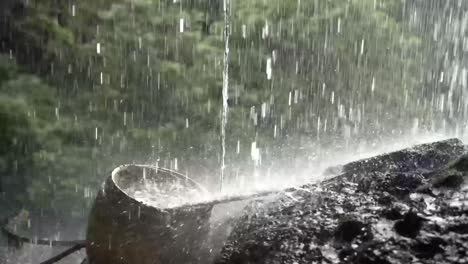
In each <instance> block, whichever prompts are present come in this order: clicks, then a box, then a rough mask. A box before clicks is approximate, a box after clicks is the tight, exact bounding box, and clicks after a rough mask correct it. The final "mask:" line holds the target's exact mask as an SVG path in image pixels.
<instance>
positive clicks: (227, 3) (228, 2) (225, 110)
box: [220, 0, 231, 192]
mask: <svg viewBox="0 0 468 264" xmlns="http://www.w3.org/2000/svg"><path fill="white" fill-rule="evenodd" d="M223 10H224V43H225V44H224V69H223V110H222V116H221V175H220V191H221V192H222V191H223V185H224V177H225V172H226V124H227V120H228V111H229V108H228V98H229V35H230V30H231V29H230V26H231V25H230V12H231V0H224V2H223Z"/></svg>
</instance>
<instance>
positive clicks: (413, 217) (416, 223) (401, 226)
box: [394, 211, 425, 238]
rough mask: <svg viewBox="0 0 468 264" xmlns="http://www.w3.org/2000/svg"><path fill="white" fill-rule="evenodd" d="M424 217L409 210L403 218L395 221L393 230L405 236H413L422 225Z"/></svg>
mask: <svg viewBox="0 0 468 264" xmlns="http://www.w3.org/2000/svg"><path fill="white" fill-rule="evenodd" d="M424 221H425V219H424V218H422V217H420V216H419V215H418V214H417V213H415V212H413V211H409V212H408V213H406V214H405V216H404V217H403V220H400V221H397V222H396V223H395V226H394V227H395V231H396V232H397V233H398V234H399V235H401V236H405V237H410V238H415V237H416V236H417V235H418V234H419V231H420V230H421V228H422V226H423V222H424Z"/></svg>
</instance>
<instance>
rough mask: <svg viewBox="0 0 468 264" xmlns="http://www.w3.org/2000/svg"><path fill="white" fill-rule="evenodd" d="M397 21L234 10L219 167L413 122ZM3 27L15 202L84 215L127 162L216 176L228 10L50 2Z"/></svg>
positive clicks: (2, 161)
mask: <svg viewBox="0 0 468 264" xmlns="http://www.w3.org/2000/svg"><path fill="white" fill-rule="evenodd" d="M403 9H404V6H403V3H402V1H399V0H386V1H383V0H377V1H374V0H334V1H297V0H271V1H264V0H234V1H233V6H232V13H231V22H232V32H231V50H230V54H231V62H230V68H231V69H230V70H231V76H230V100H229V104H230V113H229V123H228V128H227V129H228V142H227V143H228V147H229V149H230V151H229V153H228V159H229V162H228V163H230V164H233V163H236V164H238V163H240V162H246V164H248V165H249V166H251V165H252V164H251V163H249V160H250V144H251V143H252V142H254V141H255V142H257V144H258V145H260V146H261V147H262V155H264V156H265V159H264V160H265V163H268V161H269V160H270V161H271V159H268V157H276V158H277V159H281V157H282V155H284V153H287V149H288V148H297V147H298V146H300V145H301V144H302V142H303V139H307V140H309V141H310V140H313V141H320V140H323V138H324V137H326V136H327V137H331V136H334V137H339V138H349V137H351V135H353V136H354V137H358V136H362V137H365V136H366V134H365V133H364V132H365V131H375V129H381V130H386V129H387V128H389V127H392V126H394V125H396V123H397V122H398V120H399V119H398V117H399V116H400V117H401V115H409V116H411V115H416V114H417V113H415V112H411V111H412V110H414V109H415V108H411V109H409V108H408V111H405V112H404V113H403V112H402V110H404V109H405V106H406V105H407V104H409V103H411V102H412V100H413V99H414V100H415V99H416V97H417V96H418V93H417V91H419V90H420V85H421V84H420V83H421V82H420V78H419V75H420V74H421V63H420V62H421V60H422V56H423V55H422V54H423V52H421V50H424V49H425V47H424V46H423V43H422V42H421V39H420V38H419V37H417V36H416V35H414V34H412V33H411V32H410V31H409V29H408V28H407V27H406V23H405V21H404V20H403V19H404V18H403V17H402V12H403ZM6 14H7V15H6V20H5V21H6V22H5V24H4V29H3V30H1V31H0V33H1V37H2V39H3V44H2V46H1V50H2V52H3V53H4V56H2V57H1V62H0V63H1V65H0V118H1V122H0V130H1V134H0V140H1V142H0V145H2V149H1V150H0V173H1V175H2V183H1V186H2V188H3V189H2V191H3V192H6V193H7V194H8V195H9V196H10V197H11V199H16V200H18V201H19V203H22V204H23V205H27V206H29V207H31V208H51V209H53V210H58V211H64V212H68V213H70V212H72V213H81V212H82V211H83V210H86V208H87V206H88V205H89V203H90V199H88V198H92V196H93V192H94V191H95V190H96V188H97V186H99V184H100V182H101V181H102V177H100V176H99V175H102V173H104V172H106V170H107V169H109V168H111V167H113V166H115V165H117V164H121V163H124V162H132V161H135V162H156V161H157V160H159V164H160V165H162V166H166V167H172V168H176V169H179V170H182V171H190V172H194V174H197V175H213V176H215V175H217V171H216V170H218V167H219V153H220V150H219V129H220V111H221V86H222V68H223V67H222V64H223V50H224V42H223V34H222V33H223V28H224V25H223V23H224V22H223V16H222V1H214V0H187V1H183V0H178V1H176V0H132V1H126V0H119V1H110V0H94V1H65V2H63V1H53V0H44V1H28V4H23V5H20V6H18V5H15V6H13V5H12V7H10V9H9V11H8V12H7V13H6ZM10 54H11V55H10ZM15 60H16V61H17V62H18V64H16V62H15ZM270 66H271V74H270V73H268V74H267V72H269V71H270ZM389 73H391V74H389ZM389 91H392V92H389ZM370 102H376V103H370ZM408 102H409V103H408ZM410 110H411V111H410ZM390 112H392V113H394V115H395V117H396V118H394V119H393V120H389V122H388V123H387V124H385V126H383V125H381V124H376V122H377V123H378V120H383V119H386V118H387V119H388V114H389V113H390ZM376 120H377V121H376ZM237 146H239V148H238V147H237ZM237 149H239V151H236V150H237ZM246 168H248V166H246ZM231 169H232V168H231ZM246 170H248V169H246ZM213 171H214V172H213ZM231 173H234V172H233V171H231ZM201 179H202V180H206V181H207V182H211V183H212V184H214V185H216V184H217V179H216V178H203V177H201ZM13 189H14V190H21V189H24V191H25V192H26V193H27V195H25V194H24V192H19V191H14V192H9V191H8V190H13ZM8 195H7V196H8Z"/></svg>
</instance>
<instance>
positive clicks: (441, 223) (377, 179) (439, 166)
mask: <svg viewBox="0 0 468 264" xmlns="http://www.w3.org/2000/svg"><path fill="white" fill-rule="evenodd" d="M328 173H329V174H332V173H338V175H337V176H335V177H333V178H330V179H328V180H326V181H324V182H322V183H319V184H309V185H305V186H302V187H300V188H295V189H291V190H289V191H285V192H282V193H279V194H277V195H275V196H274V197H272V198H270V199H268V200H263V201H256V202H253V203H251V204H250V205H249V206H248V207H247V208H246V210H245V212H244V213H243V216H242V217H241V218H239V220H238V221H237V222H236V223H235V226H234V229H233V231H232V233H231V235H230V236H229V238H228V241H227V242H226V243H225V245H224V247H223V249H222V252H221V255H220V257H219V258H218V259H217V260H216V261H215V262H216V263H217V264H227V263H231V264H233V263H278V264H279V263H291V264H292V263H297V264H299V263H366V264H368V263H384V264H385V263H468V186H467V178H468V155H467V154H466V147H465V146H463V144H462V142H460V141H459V140H457V139H451V140H446V141H441V142H435V143H430V144H425V145H419V146H416V147H413V148H409V149H405V150H401V151H397V152H393V153H389V154H384V155H380V156H377V157H373V158H370V159H365V160H360V161H356V162H352V163H349V164H346V165H344V166H340V167H335V168H330V170H328Z"/></svg>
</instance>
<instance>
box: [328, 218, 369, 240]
mask: <svg viewBox="0 0 468 264" xmlns="http://www.w3.org/2000/svg"><path fill="white" fill-rule="evenodd" d="M364 229H365V225H364V223H362V222H360V221H357V220H346V221H343V222H341V223H340V224H339V225H338V227H337V229H336V233H335V237H336V239H337V240H338V241H345V242H351V241H353V239H354V238H356V237H357V236H358V235H359V234H361V233H363V231H364Z"/></svg>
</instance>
